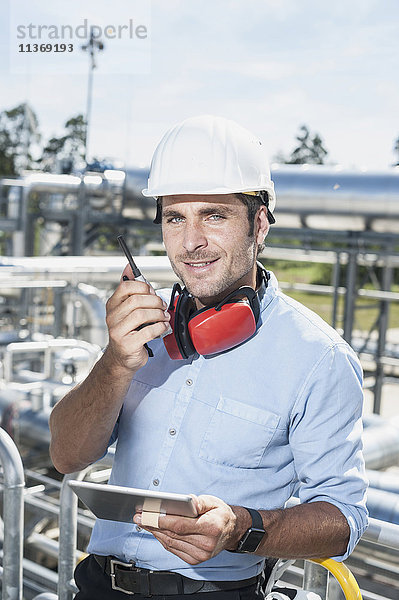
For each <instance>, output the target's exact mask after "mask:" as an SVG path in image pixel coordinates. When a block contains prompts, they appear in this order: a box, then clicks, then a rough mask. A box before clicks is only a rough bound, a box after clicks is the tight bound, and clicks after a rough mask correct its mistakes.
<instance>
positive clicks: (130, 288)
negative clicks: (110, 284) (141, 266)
mask: <svg viewBox="0 0 399 600" xmlns="http://www.w3.org/2000/svg"><path fill="white" fill-rule="evenodd" d="M151 290H152V287H151V286H150V285H149V284H148V283H145V282H144V281H136V280H134V279H133V280H129V281H121V282H120V284H119V285H118V287H117V288H116V290H115V292H114V293H113V294H112V296H111V297H110V298H109V299H108V301H107V310H112V309H114V308H115V307H116V306H118V305H119V304H121V302H123V301H124V300H126V298H128V297H129V296H133V295H134V294H141V295H143V296H147V295H149V296H150V297H153V298H159V296H157V295H156V294H154V291H152V292H151ZM160 300H161V302H162V299H160Z"/></svg>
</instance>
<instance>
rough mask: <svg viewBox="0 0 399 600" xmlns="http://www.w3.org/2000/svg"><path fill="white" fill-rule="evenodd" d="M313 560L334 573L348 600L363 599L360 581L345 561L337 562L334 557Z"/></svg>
mask: <svg viewBox="0 0 399 600" xmlns="http://www.w3.org/2000/svg"><path fill="white" fill-rule="evenodd" d="M311 562H313V563H318V564H319V565H321V566H322V567H324V568H325V569H327V571H330V573H331V574H332V575H334V577H335V579H336V580H337V581H338V583H339V585H340V586H341V589H342V591H343V593H344V595H345V598H346V600H362V594H361V592H360V588H359V586H358V583H357V581H356V579H355V578H354V576H353V575H352V573H351V571H350V570H349V569H348V567H347V566H346V565H344V563H340V562H337V561H336V560H333V559H332V558H313V559H312V560H311Z"/></svg>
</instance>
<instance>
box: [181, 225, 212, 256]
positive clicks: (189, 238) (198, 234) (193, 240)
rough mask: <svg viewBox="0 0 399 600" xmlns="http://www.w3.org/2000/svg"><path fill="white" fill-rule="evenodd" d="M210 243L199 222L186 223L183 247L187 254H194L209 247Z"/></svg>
mask: <svg viewBox="0 0 399 600" xmlns="http://www.w3.org/2000/svg"><path fill="white" fill-rule="evenodd" d="M207 244H208V242H207V239H206V236H205V233H204V231H203V229H202V227H201V225H200V224H199V223H197V222H194V221H193V222H186V224H185V227H184V236H183V246H184V248H185V249H186V250H187V252H194V251H195V250H198V249H199V248H204V247H205V246H207Z"/></svg>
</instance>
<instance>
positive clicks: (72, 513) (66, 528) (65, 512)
mask: <svg viewBox="0 0 399 600" xmlns="http://www.w3.org/2000/svg"><path fill="white" fill-rule="evenodd" d="M86 471H87V469H83V470H82V471H79V472H77V473H69V474H68V475H65V477H64V479H63V481H62V486H61V494H60V524H59V527H60V534H59V548H60V553H59V558H58V588H57V593H58V598H59V600H72V598H73V596H74V593H75V592H76V591H77V589H76V586H75V584H74V580H73V571H74V568H75V549H76V538H77V530H78V525H77V516H78V497H77V495H76V494H75V493H74V492H73V490H72V488H71V487H70V486H69V485H68V482H69V481H70V480H71V479H78V480H81V479H83V478H84V476H85V474H86Z"/></svg>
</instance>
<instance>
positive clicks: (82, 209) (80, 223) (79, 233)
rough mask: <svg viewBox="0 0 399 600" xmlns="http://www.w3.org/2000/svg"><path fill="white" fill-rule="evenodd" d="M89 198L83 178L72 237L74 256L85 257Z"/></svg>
mask: <svg viewBox="0 0 399 600" xmlns="http://www.w3.org/2000/svg"><path fill="white" fill-rule="evenodd" d="M87 214H88V209H87V198H86V186H85V183H84V178H82V180H81V182H80V186H79V191H78V210H77V212H76V213H75V218H74V226H73V236H72V254H73V255H74V256H83V254H84V249H85V242H86V221H87Z"/></svg>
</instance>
